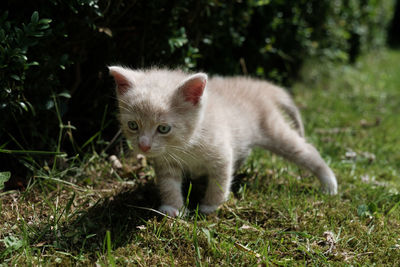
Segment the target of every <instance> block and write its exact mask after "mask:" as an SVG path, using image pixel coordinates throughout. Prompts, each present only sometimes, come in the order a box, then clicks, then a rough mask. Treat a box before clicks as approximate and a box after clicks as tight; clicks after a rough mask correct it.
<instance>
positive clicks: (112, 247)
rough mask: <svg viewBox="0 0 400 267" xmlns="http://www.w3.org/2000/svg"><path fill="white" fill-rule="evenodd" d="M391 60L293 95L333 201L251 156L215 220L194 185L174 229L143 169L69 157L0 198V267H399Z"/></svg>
mask: <svg viewBox="0 0 400 267" xmlns="http://www.w3.org/2000/svg"><path fill="white" fill-rule="evenodd" d="M398 62H400V52H399V51H384V52H379V53H374V54H370V55H368V56H365V57H363V58H361V59H360V60H359V61H358V62H357V64H356V65H354V66H326V70H324V69H321V67H319V69H316V68H315V66H313V65H312V64H310V67H308V68H305V71H304V73H305V75H304V77H305V78H304V81H303V82H299V83H298V84H296V85H295V86H294V88H293V90H294V94H295V96H296V97H295V99H296V102H297V103H298V104H299V106H300V107H301V109H302V114H303V118H304V121H305V124H306V133H307V136H308V137H307V138H308V140H309V141H310V142H312V143H313V144H315V145H316V146H317V147H318V149H319V151H320V152H321V154H322V155H323V157H324V158H325V159H326V160H327V161H328V162H329V164H330V165H331V166H332V168H333V169H334V171H335V173H336V174H337V176H338V181H339V194H338V195H337V196H333V197H331V196H326V195H323V194H321V193H320V191H319V189H318V188H319V184H318V182H317V181H316V179H315V177H312V176H311V175H310V174H308V173H307V172H305V171H303V170H300V169H298V168H297V167H296V166H294V165H292V164H290V163H288V162H286V161H283V160H281V159H280V158H278V157H276V156H274V155H272V154H270V153H268V152H265V151H261V150H256V151H254V153H253V154H252V155H251V157H250V158H249V160H248V161H247V163H246V164H245V166H243V167H242V168H241V170H240V172H239V175H238V176H239V177H240V179H237V180H236V182H235V184H234V186H233V191H234V193H232V195H231V197H230V200H229V201H228V202H227V203H225V204H224V205H223V206H222V207H221V209H220V210H219V211H218V212H217V213H216V214H213V215H210V216H208V217H204V216H203V215H200V214H198V213H197V212H196V199H198V198H199V197H198V195H199V191H201V190H199V188H201V184H193V186H190V187H189V190H188V191H189V192H191V194H190V198H189V205H190V206H191V207H192V212H191V214H190V216H189V217H187V218H178V219H171V218H168V217H163V216H160V215H159V214H158V213H157V212H156V211H155V210H154V209H155V208H157V206H158V205H159V199H158V197H157V191H156V190H155V186H154V179H153V178H154V177H153V176H154V174H153V171H152V169H151V167H150V166H148V165H147V163H146V161H145V159H138V160H136V159H132V158H130V157H128V156H126V155H124V154H123V153H122V152H121V154H120V155H118V157H119V158H120V160H121V162H122V168H121V169H118V170H114V169H113V167H112V163H111V162H110V161H109V160H108V155H107V154H106V153H105V152H103V153H100V154H97V153H93V154H91V155H86V156H84V160H81V159H79V158H77V157H74V158H67V159H64V160H63V161H62V162H64V164H60V165H64V166H61V167H60V166H58V165H57V164H56V162H54V163H51V162H49V164H48V165H46V166H44V167H40V166H36V165H35V166H34V167H33V168H34V170H35V176H34V177H33V179H32V180H31V184H30V185H29V186H28V188H27V190H25V191H23V192H17V191H8V192H3V193H0V214H1V215H0V216H1V217H0V266H14V265H18V266H39V265H40V266H41V265H45V266H49V265H50V266H51V265H61V266H71V265H84V266H86V265H96V266H152V265H164V266H209V265H212V266H214V265H221V266H229V265H235V266H270V265H271V266H292V265H306V264H312V265H340V266H342V265H344V264H346V265H357V266H358V265H372V264H376V265H390V266H396V265H399V264H400V207H399V206H400V194H399V189H400V181H399V170H400V142H399V141H398V139H399V136H400V130H399V125H400V116H399V114H400V105H399V99H400V90H399V88H400V75H399V73H400V65H399V64H398ZM94 139H96V138H93V140H94ZM57 152H59V151H57ZM29 159H30V158H29V157H28V158H27V161H28V162H29ZM300 178H301V179H300ZM196 189H197V190H196Z"/></svg>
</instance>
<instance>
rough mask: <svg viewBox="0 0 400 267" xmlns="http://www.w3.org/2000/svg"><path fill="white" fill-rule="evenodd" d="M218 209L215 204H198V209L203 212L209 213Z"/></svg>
mask: <svg viewBox="0 0 400 267" xmlns="http://www.w3.org/2000/svg"><path fill="white" fill-rule="evenodd" d="M217 209H218V206H217V205H204V204H201V205H200V211H201V212H202V213H204V214H210V213H213V212H214V211H216V210H217Z"/></svg>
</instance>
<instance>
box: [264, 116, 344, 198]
mask: <svg viewBox="0 0 400 267" xmlns="http://www.w3.org/2000/svg"><path fill="white" fill-rule="evenodd" d="M264 147H265V148H267V149H269V150H271V151H272V152H274V153H276V154H278V155H281V156H283V157H285V158H286V159H289V160H290V161H292V162H294V163H296V164H298V165H299V166H301V167H305V168H307V169H309V170H310V171H311V172H313V173H314V174H315V175H316V176H317V177H318V179H319V181H320V182H321V185H322V189H323V191H324V192H326V193H328V194H331V195H335V194H337V181H336V177H335V174H334V173H333V171H332V170H331V169H330V168H329V167H328V165H327V164H326V163H325V161H324V160H323V159H322V157H321V155H320V154H319V152H318V151H317V150H316V149H315V147H314V146H312V145H311V144H309V143H307V142H306V140H305V139H304V138H303V137H301V136H299V134H298V133H297V132H296V131H295V130H293V129H292V128H291V127H290V126H289V125H288V124H287V123H286V122H285V121H284V120H283V119H282V118H281V117H276V118H275V120H274V125H273V128H272V127H271V128H269V131H268V142H267V144H266V145H265V146H264Z"/></svg>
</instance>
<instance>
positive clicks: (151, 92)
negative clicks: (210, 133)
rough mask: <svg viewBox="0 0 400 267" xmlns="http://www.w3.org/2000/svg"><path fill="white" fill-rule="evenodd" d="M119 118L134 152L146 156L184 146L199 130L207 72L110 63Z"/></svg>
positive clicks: (156, 154) (204, 98) (204, 99)
mask: <svg viewBox="0 0 400 267" xmlns="http://www.w3.org/2000/svg"><path fill="white" fill-rule="evenodd" d="M109 70H110V74H111V75H112V76H113V77H114V80H115V83H116V92H117V99H118V105H119V120H120V123H121V128H122V131H123V132H124V134H125V137H126V138H127V139H128V140H129V141H130V142H131V143H132V145H133V149H134V152H135V153H142V154H144V155H146V156H148V157H155V156H160V155H162V154H164V153H168V151H171V150H172V151H173V150H180V149H184V147H185V146H186V145H188V144H189V143H190V142H191V137H192V136H193V134H196V131H198V130H199V128H198V127H197V126H198V125H199V123H200V121H201V119H202V114H203V107H204V105H205V101H206V90H205V89H206V84H207V75H206V74H204V73H197V74H194V75H188V74H186V73H183V72H179V71H170V70H160V69H150V70H131V69H128V68H123V67H118V66H115V67H110V68H109Z"/></svg>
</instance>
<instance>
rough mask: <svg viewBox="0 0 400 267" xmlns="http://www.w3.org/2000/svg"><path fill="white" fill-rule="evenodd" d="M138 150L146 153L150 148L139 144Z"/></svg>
mask: <svg viewBox="0 0 400 267" xmlns="http://www.w3.org/2000/svg"><path fill="white" fill-rule="evenodd" d="M139 148H140V150H142V151H143V152H147V151H149V150H150V148H151V146H149V145H143V144H139Z"/></svg>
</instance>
